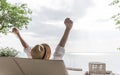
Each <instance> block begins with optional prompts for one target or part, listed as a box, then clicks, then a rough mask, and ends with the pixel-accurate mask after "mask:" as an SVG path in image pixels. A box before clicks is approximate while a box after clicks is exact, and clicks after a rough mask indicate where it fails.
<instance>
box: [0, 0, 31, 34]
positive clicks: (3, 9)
mask: <svg viewBox="0 0 120 75" xmlns="http://www.w3.org/2000/svg"><path fill="white" fill-rule="evenodd" d="M31 14H32V11H31V10H30V9H29V8H28V7H27V4H17V3H16V4H10V3H8V2H7V1H6V0H0V33H3V34H7V33H8V32H9V30H10V29H11V28H14V27H15V28H18V29H22V28H23V27H25V28H27V25H28V23H29V21H31V17H30V15H31Z"/></svg>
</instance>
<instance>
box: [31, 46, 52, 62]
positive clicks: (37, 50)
mask: <svg viewBox="0 0 120 75" xmlns="http://www.w3.org/2000/svg"><path fill="white" fill-rule="evenodd" d="M50 55H51V49H50V47H49V45H48V44H41V45H35V46H34V47H33V48H32V50H31V56H32V58H33V59H46V60H48V59H49V58H50Z"/></svg>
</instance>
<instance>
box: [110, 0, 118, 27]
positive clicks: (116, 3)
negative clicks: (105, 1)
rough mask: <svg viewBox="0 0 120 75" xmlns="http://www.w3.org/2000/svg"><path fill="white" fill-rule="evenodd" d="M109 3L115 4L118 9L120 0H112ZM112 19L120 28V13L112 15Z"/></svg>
mask: <svg viewBox="0 0 120 75" xmlns="http://www.w3.org/2000/svg"><path fill="white" fill-rule="evenodd" d="M109 5H113V6H117V7H118V10H119V9H120V0H113V1H112V2H111V3H110V4H109ZM112 19H114V21H115V23H116V25H117V28H120V13H119V12H118V13H117V14H115V15H113V16H112Z"/></svg>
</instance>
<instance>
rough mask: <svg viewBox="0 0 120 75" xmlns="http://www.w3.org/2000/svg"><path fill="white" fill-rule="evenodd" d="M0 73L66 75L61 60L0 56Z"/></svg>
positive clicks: (14, 74) (2, 74)
mask: <svg viewBox="0 0 120 75" xmlns="http://www.w3.org/2000/svg"><path fill="white" fill-rule="evenodd" d="M6 64H7V65H6ZM0 75H68V73H67V71H66V68H65V65H64V62H63V61H62V60H39V59H28V58H0Z"/></svg>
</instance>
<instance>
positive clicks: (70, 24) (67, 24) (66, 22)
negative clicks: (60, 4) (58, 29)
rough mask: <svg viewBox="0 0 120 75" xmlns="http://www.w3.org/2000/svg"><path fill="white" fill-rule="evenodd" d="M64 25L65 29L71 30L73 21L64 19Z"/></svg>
mask: <svg viewBox="0 0 120 75" xmlns="http://www.w3.org/2000/svg"><path fill="white" fill-rule="evenodd" d="M64 24H65V26H66V28H67V29H71V28H72V26H73V21H72V20H70V18H66V19H65V20H64Z"/></svg>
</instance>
